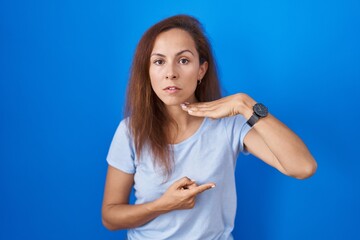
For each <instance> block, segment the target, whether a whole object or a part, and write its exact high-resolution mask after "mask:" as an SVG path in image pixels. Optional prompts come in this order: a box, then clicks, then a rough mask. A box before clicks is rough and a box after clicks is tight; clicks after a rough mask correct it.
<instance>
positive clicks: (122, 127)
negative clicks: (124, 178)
mask: <svg viewBox="0 0 360 240" xmlns="http://www.w3.org/2000/svg"><path fill="white" fill-rule="evenodd" d="M134 159H135V151H134V145H133V140H132V138H131V136H130V134H129V129H128V127H127V121H126V119H125V120H122V121H121V122H120V124H119V126H118V127H117V129H116V132H115V135H114V137H113V139H112V142H111V145H110V149H109V152H108V155H107V158H106V160H107V162H108V164H109V165H110V166H112V167H114V168H116V169H118V170H121V171H123V172H126V173H129V174H134V173H135V163H134Z"/></svg>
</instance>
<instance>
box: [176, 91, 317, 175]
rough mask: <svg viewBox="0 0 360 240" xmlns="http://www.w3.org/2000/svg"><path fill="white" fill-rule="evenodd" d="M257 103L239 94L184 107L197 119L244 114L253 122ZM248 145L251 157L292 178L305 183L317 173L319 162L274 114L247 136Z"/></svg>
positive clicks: (246, 142) (259, 123) (245, 141)
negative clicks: (254, 106) (252, 155)
mask: <svg viewBox="0 0 360 240" xmlns="http://www.w3.org/2000/svg"><path fill="white" fill-rule="evenodd" d="M255 103H256V102H255V100H253V99H252V98H251V97H250V96H248V95H246V94H235V95H231V96H228V97H225V98H222V99H219V100H216V101H213V102H207V103H195V104H188V105H182V107H183V110H185V111H188V113H189V114H191V115H194V116H201V117H204V116H206V117H211V118H221V117H228V116H233V115H237V114H241V115H243V116H244V117H245V118H246V119H249V118H250V117H251V115H252V114H253V110H252V106H253V105H254V104H255ZM244 144H245V147H246V149H247V150H248V151H249V152H250V153H252V154H254V155H255V156H257V157H258V158H260V159H261V160H263V161H264V162H266V163H268V164H269V165H271V166H273V167H275V168H276V169H278V170H279V171H280V172H282V173H284V174H286V175H288V176H292V177H295V178H298V179H304V178H307V177H310V176H311V175H313V174H314V173H315V171H316V168H317V164H316V161H315V160H314V158H313V156H312V155H311V153H310V152H309V150H308V148H307V147H306V145H305V144H304V143H303V141H302V140H301V139H300V138H299V137H298V136H297V135H296V134H295V133H294V132H293V131H291V130H290V129H289V128H288V127H287V126H285V125H284V124H283V123H282V122H280V121H279V120H278V119H276V118H275V117H274V116H272V115H271V114H269V115H268V116H267V117H265V118H263V119H260V121H258V122H257V123H256V124H255V126H254V127H253V129H251V130H250V132H249V133H248V134H247V135H246V137H245V139H244Z"/></svg>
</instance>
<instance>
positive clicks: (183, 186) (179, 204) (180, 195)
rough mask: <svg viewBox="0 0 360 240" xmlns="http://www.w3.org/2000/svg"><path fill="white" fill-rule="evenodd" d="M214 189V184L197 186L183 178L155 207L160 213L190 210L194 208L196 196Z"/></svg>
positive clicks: (173, 185)
mask: <svg viewBox="0 0 360 240" xmlns="http://www.w3.org/2000/svg"><path fill="white" fill-rule="evenodd" d="M213 187H215V184H214V183H206V184H202V185H197V184H196V183H195V181H193V180H191V179H189V178H187V177H183V178H181V179H179V180H177V181H176V182H174V183H173V184H172V185H171V186H170V187H169V188H168V189H167V190H166V192H165V193H164V194H163V195H162V196H161V197H160V198H159V199H158V200H156V202H157V204H156V205H157V207H158V209H159V210H160V211H172V210H179V209H191V208H193V207H194V206H195V202H196V196H197V195H198V194H200V193H202V192H204V191H206V190H209V189H211V188H213Z"/></svg>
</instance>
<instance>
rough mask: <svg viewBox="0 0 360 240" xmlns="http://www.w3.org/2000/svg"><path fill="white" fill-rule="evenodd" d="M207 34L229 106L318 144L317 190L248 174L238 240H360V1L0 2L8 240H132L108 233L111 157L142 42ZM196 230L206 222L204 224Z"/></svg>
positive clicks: (254, 166)
mask: <svg viewBox="0 0 360 240" xmlns="http://www.w3.org/2000/svg"><path fill="white" fill-rule="evenodd" d="M178 13H186V14H191V15H194V16H196V17H197V18H199V20H200V21H201V22H203V24H204V26H205V28H206V31H207V33H208V35H209V38H210V39H211V41H212V43H213V48H214V53H215V55H216V57H217V60H218V65H219V72H220V76H221V81H222V88H223V91H224V93H225V94H226V95H227V94H233V93H236V92H245V93H248V94H249V95H251V96H252V97H253V98H254V99H256V100H257V101H260V102H264V103H266V105H268V107H269V108H270V110H271V112H272V114H274V115H275V116H277V117H278V118H279V119H281V120H282V121H283V122H284V123H286V124H287V125H288V126H289V127H291V128H292V129H293V130H294V131H295V132H296V133H297V134H298V135H300V137H302V139H303V140H304V141H305V142H306V143H307V145H308V147H309V149H310V150H311V152H312V153H313V155H314V157H315V158H316V160H317V161H318V165H319V168H318V171H317V173H316V175H314V176H313V177H312V178H310V179H307V180H304V181H299V180H296V179H292V178H289V177H286V176H283V175H281V174H280V173H278V172H277V171H276V170H274V169H272V168H271V167H269V166H267V165H266V164H264V163H262V162H261V161H259V160H257V159H255V158H254V157H252V156H248V157H245V156H243V157H241V158H240V159H239V161H238V164H237V172H236V175H237V189H238V212H237V219H236V227H235V230H234V236H235V238H236V239H243V240H246V239H252V240H253V239H255V240H256V239H261V240H263V239H276V240H288V239H292V240H294V239H360V233H359V232H358V230H357V229H358V227H359V225H360V207H359V205H360V204H359V201H360V189H359V182H360V181H359V180H360V179H359V176H358V171H359V167H360V163H359V160H360V159H359V155H358V151H357V150H358V149H359V133H360V130H359V126H358V124H357V123H358V121H359V117H360V114H359V102H360V101H359V100H360V98H359V90H360V86H359V85H360V84H359V82H360V81H359V80H360V44H359V43H360V14H359V13H360V1H355V0H354V1H351V0H342V1H340V0H338V1H333V0H327V1H325V0H324V1H321V0H311V1H310V0H303V1H286V0H283V1H281V0H274V1H266V0H254V1H226V0H223V1H205V0H197V1H155V2H153V1H143V2H141V1H133V2H130V1H129V2H125V1H84V0H83V1H69V0H63V1H40V0H39V1H34V0H33V1H20V0H12V1H5V0H3V1H1V2H0V34H1V35H0V79H1V82H0V84H1V85H0V100H1V101H0V110H1V116H0V121H1V122H0V123H1V124H0V144H1V145H0V150H1V151H0V154H1V155H0V239H4V240H7V239H14V240H15V239H29V238H31V239H123V238H124V236H125V231H117V232H110V231H108V230H106V229H105V228H104V227H103V226H102V224H101V212H100V210H101V201H102V194H103V186H104V181H105V173H106V167H107V164H106V161H105V157H106V154H107V151H108V147H109V145H110V142H111V139H112V136H113V134H114V131H115V129H116V127H117V124H118V123H119V121H120V120H121V119H122V111H123V105H124V99H125V88H126V85H127V79H128V75H129V67H130V64H131V60H132V55H133V53H134V49H135V47H136V44H137V42H138V40H139V39H140V37H141V35H142V34H143V32H144V31H145V30H146V29H147V28H148V27H150V26H151V25H153V24H154V23H156V22H157V21H159V20H161V19H163V18H165V17H168V16H171V15H174V14H178ZM195 220H196V219H194V221H195Z"/></svg>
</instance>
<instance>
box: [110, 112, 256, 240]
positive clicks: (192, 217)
mask: <svg viewBox="0 0 360 240" xmlns="http://www.w3.org/2000/svg"><path fill="white" fill-rule="evenodd" d="M250 129H251V128H250V127H249V126H248V125H247V124H246V119H245V118H244V117H243V116H242V115H236V116H233V117H227V118H222V119H215V120H213V119H210V118H204V120H203V122H202V124H201V126H200V127H199V129H198V130H197V131H196V132H195V133H194V134H193V135H192V136H191V137H189V138H188V139H186V140H184V141H183V142H180V143H178V144H173V145H172V147H173V152H174V163H175V164H174V169H173V173H172V175H171V176H170V177H169V178H168V180H166V178H164V175H163V172H162V170H161V169H159V167H157V166H154V164H153V159H152V158H151V156H152V155H151V152H150V149H149V148H147V147H145V148H144V150H143V152H142V154H141V157H140V159H139V158H138V156H137V154H136V151H135V149H134V142H133V139H132V137H131V134H130V132H129V128H128V127H127V120H126V119H125V120H122V121H121V123H120V124H119V126H118V128H117V130H116V133H115V135H114V138H113V140H112V143H111V146H110V149H109V153H108V156H107V161H108V164H109V165H111V166H113V167H114V168H117V169H119V170H121V171H123V172H125V173H129V174H134V190H135V197H136V201H135V204H142V203H146V202H151V201H154V200H156V199H158V198H160V197H161V196H162V195H163V193H164V192H165V191H166V190H167V188H168V187H169V186H170V185H171V184H173V183H174V182H175V181H177V180H178V179H180V178H182V177H185V176H186V177H188V178H190V179H192V180H195V181H196V184H198V185H201V184H204V183H208V182H214V183H215V184H216V187H215V188H213V189H209V190H207V191H205V192H203V193H200V194H199V195H197V197H196V203H195V206H194V208H192V209H186V210H174V211H171V212H168V213H165V214H162V215H160V216H158V217H156V218H154V219H153V220H151V221H150V222H148V223H146V224H145V225H143V226H140V227H137V228H133V229H128V239H129V240H138V239H141V240H144V239H154V240H161V239H179V240H184V239H192V240H196V239H207V240H211V239H214V240H215V239H221V240H223V239H224V240H229V239H233V237H232V235H231V232H232V230H233V227H234V220H235V213H236V188H235V175H234V171H235V163H236V159H237V158H238V155H239V153H240V152H242V151H243V150H244V149H243V139H244V137H245V135H246V134H247V133H248V131H249V130H250Z"/></svg>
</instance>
